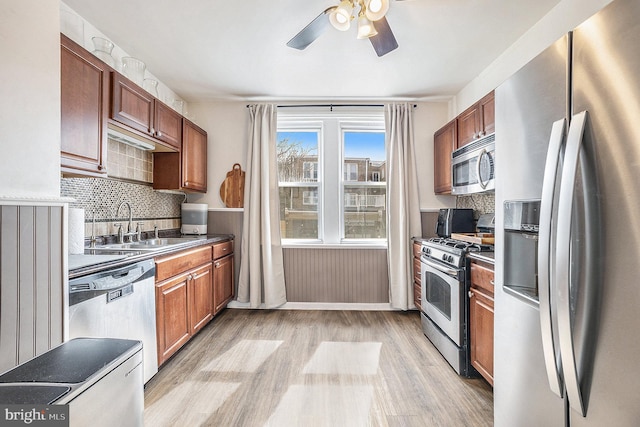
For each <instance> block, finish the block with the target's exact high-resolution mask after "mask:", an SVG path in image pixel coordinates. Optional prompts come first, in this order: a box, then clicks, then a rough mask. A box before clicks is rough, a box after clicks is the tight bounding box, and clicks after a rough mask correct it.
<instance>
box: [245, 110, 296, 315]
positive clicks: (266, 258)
mask: <svg viewBox="0 0 640 427" xmlns="http://www.w3.org/2000/svg"><path fill="white" fill-rule="evenodd" d="M276 111H277V107H276V105H273V104H256V105H250V106H249V113H250V116H251V117H250V127H249V132H248V134H249V147H248V149H247V162H246V165H247V166H246V173H245V195H244V222H243V226H242V250H241V252H240V253H241V257H242V258H241V264H240V278H239V281H238V301H239V302H244V303H246V302H248V303H249V305H250V307H251V308H262V307H264V308H274V307H278V306H280V305H282V304H284V303H286V302H287V297H286V291H285V282H284V266H283V261H282V259H283V257H282V245H281V240H280V212H279V194H278V169H277V164H276V129H277V112H276Z"/></svg>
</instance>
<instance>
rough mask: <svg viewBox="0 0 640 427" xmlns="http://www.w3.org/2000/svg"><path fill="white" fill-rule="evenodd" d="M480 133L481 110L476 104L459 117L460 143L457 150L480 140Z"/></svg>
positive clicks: (458, 142)
mask: <svg viewBox="0 0 640 427" xmlns="http://www.w3.org/2000/svg"><path fill="white" fill-rule="evenodd" d="M479 132H480V109H479V106H478V104H477V103H476V104H474V105H472V106H471V107H469V108H468V109H466V110H465V111H463V112H462V113H461V114H460V115H459V116H458V141H457V144H456V148H460V147H463V146H465V145H467V144H469V143H470V142H473V141H474V140H475V139H477V138H478V136H479V135H478V134H479Z"/></svg>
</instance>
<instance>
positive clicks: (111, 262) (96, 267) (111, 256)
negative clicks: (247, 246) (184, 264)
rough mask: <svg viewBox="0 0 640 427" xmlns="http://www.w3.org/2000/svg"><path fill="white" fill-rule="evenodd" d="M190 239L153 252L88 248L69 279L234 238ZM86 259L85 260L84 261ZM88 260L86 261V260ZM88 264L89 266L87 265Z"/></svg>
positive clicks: (214, 236) (209, 236)
mask: <svg viewBox="0 0 640 427" xmlns="http://www.w3.org/2000/svg"><path fill="white" fill-rule="evenodd" d="M189 237H191V238H192V239H189V240H186V241H185V243H184V244H181V245H179V246H168V247H166V248H161V249H158V250H155V251H118V250H114V251H102V250H101V251H95V250H92V249H90V248H86V249H85V251H84V255H83V256H82V257H83V262H77V263H75V264H76V265H82V266H81V267H78V268H70V269H69V279H73V278H76V277H80V276H85V275H87V274H93V273H98V272H100V271H103V270H106V269H112V268H118V267H122V266H125V265H127V264H131V263H134V262H138V261H143V260H146V259H151V258H156V257H158V256H163V255H168V254H171V253H175V252H180V251H183V250H185V249H191V248H195V247H198V246H204V245H211V244H214V243H219V242H226V241H228V240H232V239H233V238H234V235H233V234H208V235H206V236H200V237H199V238H196V239H193V237H194V236H189ZM88 256H95V257H96V258H95V261H96V262H95V263H93V262H92V261H91V260H90V259H89V258H87V257H88ZM85 258H86V259H85ZM87 259H88V260H87ZM87 263H89V264H87ZM70 264H71V263H70Z"/></svg>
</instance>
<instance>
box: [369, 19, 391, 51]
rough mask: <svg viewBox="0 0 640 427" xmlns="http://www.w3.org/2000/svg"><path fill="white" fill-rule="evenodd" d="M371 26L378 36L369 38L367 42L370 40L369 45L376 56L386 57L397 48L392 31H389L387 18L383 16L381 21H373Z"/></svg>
mask: <svg viewBox="0 0 640 427" xmlns="http://www.w3.org/2000/svg"><path fill="white" fill-rule="evenodd" d="M373 26H374V27H376V30H377V31H378V34H376V35H375V36H372V37H369V40H371V44H372V45H373V48H374V49H375V51H376V53H377V54H378V56H383V55H386V54H387V53H389V52H391V51H392V50H394V49H395V48H397V47H398V42H397V41H396V37H395V36H394V35H393V31H391V27H390V26H389V23H388V22H387V18H385V17H384V16H383V17H382V18H381V19H379V20H377V21H375V22H374V23H373Z"/></svg>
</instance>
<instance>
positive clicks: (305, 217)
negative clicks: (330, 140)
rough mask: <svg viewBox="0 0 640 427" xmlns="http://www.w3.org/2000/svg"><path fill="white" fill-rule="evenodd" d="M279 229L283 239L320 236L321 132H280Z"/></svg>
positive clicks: (278, 151)
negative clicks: (319, 141) (319, 156)
mask: <svg viewBox="0 0 640 427" xmlns="http://www.w3.org/2000/svg"><path fill="white" fill-rule="evenodd" d="M277 137H278V146H277V157H278V158H277V160H278V181H279V186H280V230H281V234H282V238H283V239H317V238H318V237H319V236H318V187H317V183H318V132H315V131H295V132H291V131H286V132H278V134H277Z"/></svg>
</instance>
